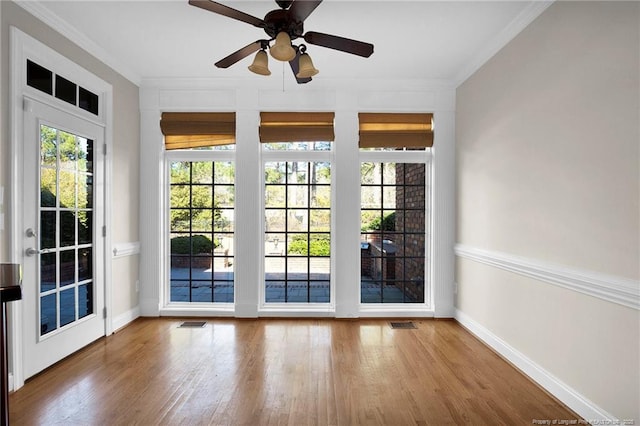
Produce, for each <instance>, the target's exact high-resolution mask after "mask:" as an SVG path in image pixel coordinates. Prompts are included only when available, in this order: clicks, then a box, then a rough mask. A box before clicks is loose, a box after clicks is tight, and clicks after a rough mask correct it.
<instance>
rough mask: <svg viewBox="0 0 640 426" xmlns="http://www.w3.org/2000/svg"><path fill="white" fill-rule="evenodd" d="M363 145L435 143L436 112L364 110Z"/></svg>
mask: <svg viewBox="0 0 640 426" xmlns="http://www.w3.org/2000/svg"><path fill="white" fill-rule="evenodd" d="M358 119H359V122H360V132H359V135H360V142H359V146H360V148H428V147H431V146H433V121H432V120H433V114H429V113H419V114H414V113H407V114H405V113H400V114H394V113H364V112H363V113H360V114H358Z"/></svg>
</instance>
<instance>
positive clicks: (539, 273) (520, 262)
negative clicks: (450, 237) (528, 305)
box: [454, 244, 640, 310]
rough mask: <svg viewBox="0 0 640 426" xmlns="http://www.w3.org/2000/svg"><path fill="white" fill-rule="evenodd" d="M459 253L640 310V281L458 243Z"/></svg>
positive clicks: (467, 257)
mask: <svg viewBox="0 0 640 426" xmlns="http://www.w3.org/2000/svg"><path fill="white" fill-rule="evenodd" d="M454 250H455V254H456V256H458V257H460V258H463V259H470V260H473V261H475V262H479V263H483V264H485V265H489V266H493V267H496V268H500V269H503V270H505V271H509V272H513V273H516V274H520V275H523V276H525V277H529V278H533V279H536V280H539V281H544V282H546V283H549V284H553V285H557V286H560V287H563V288H567V289H570V290H574V291H577V292H580V293H583V294H587V295H589V296H593V297H597V298H599V299H602V300H606V301H608V302H613V303H617V304H619V305H623V306H626V307H629V308H633V309H636V310H640V281H636V280H631V279H628V278H621V277H616V276H612V275H605V274H600V273H596V272H593V271H588V270H583V269H575V268H568V267H565V266H562V265H557V264H552V263H547V262H544V261H540V260H536V259H529V258H525V257H520V256H514V255H511V254H508V253H502V252H498V251H492V250H484V249H479V248H475V247H469V246H465V245H462V244H457V245H456V246H455V248H454Z"/></svg>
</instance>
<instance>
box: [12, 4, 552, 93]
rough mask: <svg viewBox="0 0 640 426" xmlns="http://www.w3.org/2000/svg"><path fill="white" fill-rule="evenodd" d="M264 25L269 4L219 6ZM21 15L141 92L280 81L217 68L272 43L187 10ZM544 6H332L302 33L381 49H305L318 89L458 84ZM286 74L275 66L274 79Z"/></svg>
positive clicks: (43, 8) (40, 7) (249, 29)
mask: <svg viewBox="0 0 640 426" xmlns="http://www.w3.org/2000/svg"><path fill="white" fill-rule="evenodd" d="M220 3H223V4H225V5H227V6H230V7H233V8H235V9H238V10H241V11H243V12H246V13H248V14H250V15H253V16H256V17H258V18H263V17H264V15H265V14H266V13H267V12H268V11H270V10H273V9H276V8H277V5H276V3H275V2H274V1H272V0H261V1H220ZM19 4H20V5H21V6H23V7H24V8H25V9H27V10H29V11H30V12H32V13H34V14H35V15H36V16H38V17H39V18H41V19H43V20H45V21H46V22H47V23H48V24H50V25H52V26H54V27H55V28H56V29H58V30H59V31H60V32H62V33H63V34H64V35H66V36H67V37H69V38H71V39H72V40H73V41H74V42H76V43H78V44H79V45H81V46H82V47H84V48H85V49H87V50H89V51H90V52H92V53H93V54H94V55H96V56H98V57H99V59H101V60H102V61H103V62H105V63H107V64H108V65H110V66H112V67H113V68H115V69H116V70H117V71H119V72H120V73H122V74H123V75H125V76H126V77H127V78H129V79H130V80H132V81H134V82H135V83H140V82H141V81H143V80H144V79H151V78H212V77H233V78H243V77H244V78H273V75H272V76H271V77H262V76H257V75H255V74H252V73H250V72H249V71H248V70H247V66H248V65H250V63H251V60H252V58H253V55H251V56H249V57H247V58H245V59H243V60H242V61H240V62H238V63H237V64H235V65H234V66H232V67H230V68H228V69H218V68H216V67H214V66H213V64H214V62H216V61H218V60H220V59H222V58H223V57H225V56H227V55H228V54H230V53H232V52H234V51H236V50H238V49H239V48H241V47H243V46H245V45H247V44H249V43H251V42H253V41H255V40H258V39H261V38H264V37H265V34H264V32H263V30H261V29H259V28H256V27H253V26H252V25H249V24H246V23H244V22H240V21H237V20H233V19H230V18H227V17H224V16H220V15H217V14H214V13H211V12H209V11H206V10H203V9H200V8H196V7H193V6H190V5H189V4H188V3H187V0H145V1H133V0H129V1H115V0H85V1H78V0H76V1H51V0H44V1H37V2H36V1H26V2H20V3H19ZM548 4H549V3H548V2H537V1H496V2H490V1H366V0H356V1H342V0H325V1H324V2H323V3H322V4H320V5H319V6H318V8H317V9H316V10H315V11H314V12H313V13H312V14H311V15H310V16H309V17H308V18H307V20H306V21H305V26H304V28H305V31H318V32H324V33H329V34H335V35H339V36H343V37H348V38H353V39H356V40H361V41H366V42H369V43H372V44H374V46H375V47H374V53H373V55H372V56H371V57H370V58H361V57H358V56H354V55H349V54H346V53H343V52H339V51H336V50H331V49H327V48H323V47H319V46H312V45H308V53H309V54H310V55H311V57H312V58H313V62H314V65H315V66H316V68H318V69H319V70H320V74H318V75H317V76H316V77H314V80H315V79H323V78H326V79H341V78H352V77H354V76H357V77H358V78H364V79H382V80H387V79H394V80H396V79H400V80H403V79H420V80H444V81H448V82H453V83H456V84H457V83H459V82H461V81H462V80H464V79H465V78H466V77H467V76H468V75H469V74H470V73H471V72H473V71H474V70H475V69H477V67H478V66H479V65H481V64H482V63H483V62H484V61H485V60H486V59H488V58H489V57H490V56H491V55H492V54H494V53H495V52H496V51H497V50H498V49H499V48H501V47H502V46H503V45H504V44H505V43H506V42H508V41H509V40H510V39H511V38H512V37H513V36H515V35H516V34H517V33H518V32H520V31H521V30H522V29H523V28H524V27H525V26H526V25H528V24H529V23H530V22H531V21H532V20H533V19H534V18H535V17H536V16H538V15H539V14H540V13H541V12H542V11H543V10H544V9H545V8H546V7H547V6H548ZM284 65H286V69H285V72H289V73H290V70H289V68H288V64H282V63H280V62H277V61H275V60H273V59H272V60H270V62H269V66H270V68H271V71H272V72H273V73H274V74H278V73H279V74H282V72H283V71H282V67H283V66H284Z"/></svg>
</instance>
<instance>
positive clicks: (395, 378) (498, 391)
mask: <svg viewBox="0 0 640 426" xmlns="http://www.w3.org/2000/svg"><path fill="white" fill-rule="evenodd" d="M182 322H183V320H180V319H167V318H153V319H147V318H140V319H138V320H136V321H134V322H133V323H132V324H131V325H129V326H128V327H126V328H124V329H123V330H121V331H119V332H118V333H116V334H114V335H112V336H109V337H107V338H103V339H101V340H99V341H97V342H95V343H93V344H92V345H90V346H88V347H87V348H85V349H83V350H82V351H80V352H78V353H76V354H74V355H72V356H70V357H69V358H66V359H65V360H63V361H61V362H60V363H58V364H56V365H54V366H53V367H51V368H50V369H48V370H46V371H45V372H43V373H41V374H39V375H37V376H35V377H33V378H32V379H30V380H28V381H27V383H26V384H25V386H24V387H23V388H21V389H20V390H18V391H17V392H14V393H13V394H12V395H11V396H10V419H11V424H12V425H56V424H64V425H156V424H165V425H199V424H212V425H271V424H278V425H280V424H282V425H285V424H286V425H355V424H371V425H378V424H384V425H430V424H433V425H442V424H474V425H481V424H492V425H493V424H506V425H517V424H523V425H524V424H532V421H533V420H534V419H549V420H553V419H558V420H559V419H563V420H564V419H574V420H575V419H576V416H575V414H574V413H573V412H571V411H570V410H568V409H567V408H566V407H564V406H563V405H561V404H560V403H558V402H557V401H556V400H554V399H553V398H551V397H550V396H549V395H547V394H546V393H545V392H544V391H542V390H541V389H540V388H538V387H537V386H536V385H535V384H533V383H532V382H531V381H529V380H528V379H527V378H526V377H525V376H523V375H522V374H520V373H519V372H518V371H517V370H515V369H514V368H513V367H512V366H510V365H509V364H508V363H506V362H505V361H504V360H502V359H501V358H500V357H499V356H497V355H496V354H495V353H493V352H492V351H491V350H489V349H488V348H487V347H486V346H484V345H483V344H482V343H480V342H479V341H478V340H476V339H475V338H474V337H473V336H472V335H471V334H469V333H468V332H467V331H466V330H465V329H463V328H462V327H461V326H460V325H458V324H457V323H456V322H454V321H436V320H415V321H414V323H415V324H416V326H417V328H416V329H392V328H391V327H390V325H389V321H386V320H365V319H363V320H356V321H348V320H317V319H295V320H287V319H260V320H237V319H207V324H206V325H205V326H204V327H203V328H179V327H178V326H179V325H180V324H181V323H182Z"/></svg>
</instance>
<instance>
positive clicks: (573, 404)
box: [455, 309, 620, 424]
mask: <svg viewBox="0 0 640 426" xmlns="http://www.w3.org/2000/svg"><path fill="white" fill-rule="evenodd" d="M455 319H456V320H457V321H458V322H459V323H460V324H461V325H462V326H463V327H465V328H466V329H467V330H469V331H470V332H471V333H472V334H474V335H475V336H476V337H478V338H479V339H480V340H482V341H483V342H484V343H485V344H487V345H488V346H489V347H491V348H492V349H493V350H495V351H496V352H497V353H499V354H500V355H502V356H503V357H504V358H505V359H506V360H508V361H509V362H510V363H512V364H513V365H514V366H515V367H516V368H518V369H519V370H520V371H522V372H523V373H524V374H525V375H527V376H528V377H529V378H530V379H532V380H533V381H534V382H536V383H538V384H539V385H540V386H542V387H543V388H544V389H546V390H547V392H549V393H550V394H551V395H553V396H555V397H556V398H558V399H559V400H560V401H561V402H562V403H563V404H565V405H566V406H567V407H569V408H570V409H572V410H573V411H575V412H576V414H578V415H579V416H580V417H582V418H583V419H585V420H588V421H589V420H597V421H602V420H604V421H607V423H606V424H620V423H617V422H618V421H619V420H618V419H617V418H616V417H615V416H613V415H611V414H610V413H608V412H606V411H605V410H603V409H602V408H600V407H598V406H597V405H596V404H594V403H593V402H591V401H589V400H588V399H587V398H585V397H584V396H582V395H581V394H580V393H579V392H577V391H576V390H574V389H573V388H571V387H570V386H569V385H567V384H566V383H564V382H562V381H561V380H560V379H558V378H557V377H555V376H554V375H553V374H551V373H550V372H548V371H547V370H545V369H544V368H542V367H541V366H539V365H538V364H536V363H535V362H534V361H533V360H531V359H529V358H527V357H526V356H525V355H524V354H522V353H521V352H519V351H517V350H516V349H515V348H513V347H512V346H511V345H509V344H508V343H507V342H505V341H504V340H502V339H501V338H500V337H498V336H496V335H495V334H493V333H492V332H491V331H489V330H488V329H486V328H485V327H483V326H482V325H480V324H479V323H477V322H476V321H475V320H473V319H472V318H471V317H469V316H468V315H467V314H465V313H464V312H461V311H459V310H457V309H456V315H455ZM609 421H610V422H611V423H609ZM601 424H604V423H601Z"/></svg>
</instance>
